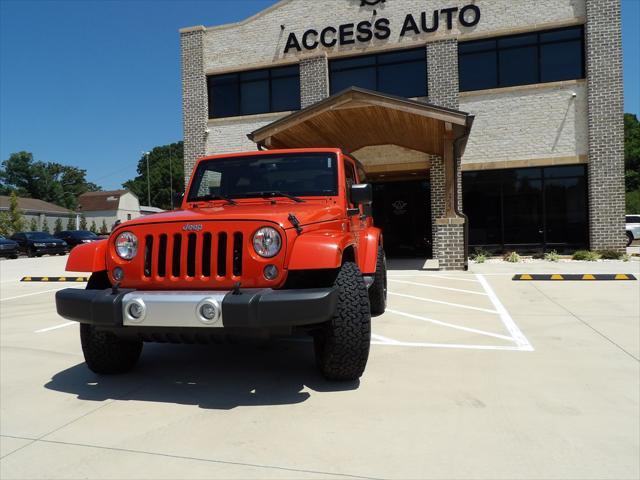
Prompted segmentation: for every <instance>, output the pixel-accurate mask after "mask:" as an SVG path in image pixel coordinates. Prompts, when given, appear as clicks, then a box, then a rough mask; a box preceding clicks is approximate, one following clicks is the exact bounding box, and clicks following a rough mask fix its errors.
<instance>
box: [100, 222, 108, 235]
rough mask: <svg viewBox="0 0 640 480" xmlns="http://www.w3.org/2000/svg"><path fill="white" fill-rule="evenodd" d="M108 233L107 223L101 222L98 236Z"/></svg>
mask: <svg viewBox="0 0 640 480" xmlns="http://www.w3.org/2000/svg"><path fill="white" fill-rule="evenodd" d="M107 233H109V227H107V221H106V220H104V219H103V220H102V225H100V235H106V234H107Z"/></svg>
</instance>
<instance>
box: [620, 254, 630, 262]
mask: <svg viewBox="0 0 640 480" xmlns="http://www.w3.org/2000/svg"><path fill="white" fill-rule="evenodd" d="M621 260H622V261H623V262H628V261H629V260H631V257H630V256H629V254H628V253H625V254H624V255H622V258H621Z"/></svg>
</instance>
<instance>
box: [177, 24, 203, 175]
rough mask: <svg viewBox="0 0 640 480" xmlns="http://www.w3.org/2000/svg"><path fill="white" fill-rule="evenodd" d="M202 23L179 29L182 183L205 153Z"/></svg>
mask: <svg viewBox="0 0 640 480" xmlns="http://www.w3.org/2000/svg"><path fill="white" fill-rule="evenodd" d="M205 31H206V29H205V27H202V26H199V27H191V28H185V29H183V30H181V31H180V60H181V63H182V128H183V136H184V173H185V187H186V185H187V184H188V182H189V178H190V177H191V171H192V170H193V167H194V165H195V162H196V159H197V158H198V157H202V156H203V155H204V154H205V144H206V130H207V119H208V118H209V112H208V105H207V79H206V76H205V74H204V59H203V43H204V33H205Z"/></svg>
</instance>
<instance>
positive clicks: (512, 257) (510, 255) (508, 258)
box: [503, 252, 520, 263]
mask: <svg viewBox="0 0 640 480" xmlns="http://www.w3.org/2000/svg"><path fill="white" fill-rule="evenodd" d="M503 260H504V261H505V262H511V263H518V262H519V261H520V255H518V252H507V253H505V254H504V257H503Z"/></svg>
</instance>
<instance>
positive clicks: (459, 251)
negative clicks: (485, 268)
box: [433, 218, 465, 270]
mask: <svg viewBox="0 0 640 480" xmlns="http://www.w3.org/2000/svg"><path fill="white" fill-rule="evenodd" d="M446 220H449V221H450V222H451V223H443V222H444V221H446ZM433 229H434V232H435V240H436V243H437V245H438V249H437V252H434V255H433V257H434V258H437V259H438V268H439V269H440V270H463V269H464V266H465V257H464V219H462V218H453V219H440V221H439V223H436V224H435V225H433Z"/></svg>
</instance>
